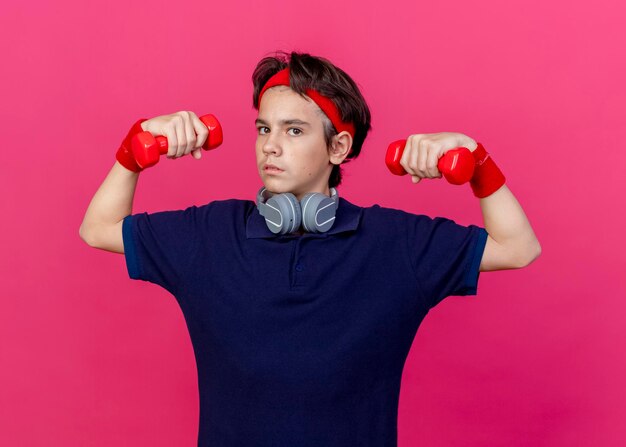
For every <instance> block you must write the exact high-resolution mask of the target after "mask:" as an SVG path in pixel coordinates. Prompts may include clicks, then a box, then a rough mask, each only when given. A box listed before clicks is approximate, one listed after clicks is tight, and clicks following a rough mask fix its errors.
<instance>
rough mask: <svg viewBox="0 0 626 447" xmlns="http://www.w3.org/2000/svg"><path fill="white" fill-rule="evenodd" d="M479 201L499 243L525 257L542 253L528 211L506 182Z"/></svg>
mask: <svg viewBox="0 0 626 447" xmlns="http://www.w3.org/2000/svg"><path fill="white" fill-rule="evenodd" d="M479 200H480V207H481V210H482V213H483V220H484V223H485V229H486V230H487V233H489V235H490V236H491V237H492V238H493V239H494V240H495V241H496V242H497V243H498V244H500V245H502V246H504V247H507V248H508V249H509V250H510V251H511V253H515V256H517V257H519V258H520V259H522V260H527V261H530V260H532V259H534V258H536V257H537V256H539V254H540V253H541V246H540V244H539V241H538V240H537V237H536V236H535V233H534V232H533V229H532V227H531V226H530V222H529V221H528V219H527V218H526V214H525V213H524V210H523V209H522V207H521V205H520V204H519V202H518V201H517V199H516V198H515V196H514V195H513V193H512V192H511V190H510V189H509V188H508V187H507V185H506V184H505V185H502V187H500V188H499V189H498V190H497V191H495V192H494V193H493V194H491V195H489V196H487V197H484V198H481V199H479Z"/></svg>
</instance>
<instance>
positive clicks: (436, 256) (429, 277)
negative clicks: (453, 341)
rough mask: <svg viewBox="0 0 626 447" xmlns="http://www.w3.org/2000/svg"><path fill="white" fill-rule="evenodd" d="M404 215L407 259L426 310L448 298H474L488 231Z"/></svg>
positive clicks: (475, 226) (448, 220)
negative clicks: (406, 231)
mask: <svg viewBox="0 0 626 447" xmlns="http://www.w3.org/2000/svg"><path fill="white" fill-rule="evenodd" d="M407 214H408V222H409V225H408V238H409V244H408V247H409V250H410V253H409V256H410V258H411V262H412V263H413V267H414V270H415V274H416V276H417V281H418V285H419V288H420V290H421V291H422V293H423V295H424V298H425V299H426V300H427V304H428V306H429V308H432V307H434V306H436V305H437V304H438V303H439V302H440V301H441V300H443V299H444V298H445V297H447V296H450V295H459V296H463V295H476V293H477V290H478V278H479V276H480V271H479V267H480V261H481V259H482V256H483V252H484V249H485V245H486V243H487V236H488V233H487V231H486V230H485V229H484V228H482V227H479V226H477V225H469V226H463V225H459V224H457V223H456V222H455V221H453V220H450V219H447V218H445V217H435V218H431V217H428V216H425V215H416V214H410V213H407Z"/></svg>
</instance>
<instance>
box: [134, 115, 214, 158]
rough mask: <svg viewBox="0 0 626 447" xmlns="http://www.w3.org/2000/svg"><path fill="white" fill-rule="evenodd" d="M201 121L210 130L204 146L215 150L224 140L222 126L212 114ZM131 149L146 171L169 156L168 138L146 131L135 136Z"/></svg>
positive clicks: (203, 117)
mask: <svg viewBox="0 0 626 447" xmlns="http://www.w3.org/2000/svg"><path fill="white" fill-rule="evenodd" d="M200 121H202V122H203V123H204V125H205V126H206V127H207V128H208V129H209V136H208V137H207V139H206V141H205V142H204V144H203V145H202V149H204V150H205V151H208V150H211V149H215V148H216V147H218V146H219V145H220V144H222V141H223V140H224V135H223V133H222V125H221V124H220V122H219V121H218V120H217V118H215V116H214V115H211V114H210V113H209V114H207V115H203V116H201V117H200ZM131 147H132V151H133V156H134V157H135V161H136V162H137V164H138V165H139V167H140V168H142V169H145V168H148V167H150V166H153V165H155V164H157V163H158V162H159V157H160V156H161V155H165V154H167V149H168V145H167V138H166V137H164V136H161V135H159V136H157V137H154V136H153V135H152V134H151V133H150V132H148V131H144V132H140V133H138V134H136V135H134V136H133V138H132V140H131Z"/></svg>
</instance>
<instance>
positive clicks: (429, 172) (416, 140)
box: [400, 132, 478, 183]
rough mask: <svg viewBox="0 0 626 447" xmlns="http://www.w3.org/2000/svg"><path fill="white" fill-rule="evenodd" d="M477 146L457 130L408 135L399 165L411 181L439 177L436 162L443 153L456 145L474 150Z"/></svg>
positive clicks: (416, 181) (415, 181) (439, 173)
mask: <svg viewBox="0 0 626 447" xmlns="http://www.w3.org/2000/svg"><path fill="white" fill-rule="evenodd" d="M477 146H478V144H477V143H476V141H474V140H473V139H472V138H470V137H468V136H467V135H464V134H462V133H457V132H439V133H422V134H414V135H409V137H408V138H407V140H406V146H405V147H404V152H403V153H402V157H401V158H400V165H401V166H402V167H403V168H404V170H405V171H406V172H407V173H409V174H410V175H411V177H412V180H413V183H419V181H420V180H421V179H423V178H441V176H442V174H441V172H440V171H439V169H437V162H438V161H439V159H440V158H441V157H442V156H443V154H445V153H446V152H448V151H449V150H450V149H455V148H457V147H466V148H468V149H469V150H470V151H472V152H474V150H476V147H477Z"/></svg>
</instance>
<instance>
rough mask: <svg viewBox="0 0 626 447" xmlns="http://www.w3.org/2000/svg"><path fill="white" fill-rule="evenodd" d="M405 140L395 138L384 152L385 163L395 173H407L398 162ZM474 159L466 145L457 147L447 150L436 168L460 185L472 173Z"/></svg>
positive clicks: (453, 182)
mask: <svg viewBox="0 0 626 447" xmlns="http://www.w3.org/2000/svg"><path fill="white" fill-rule="evenodd" d="M405 146H406V140H396V141H394V142H393V143H391V144H390V145H389V147H388V148H387V153H386V154H385V164H386V165H387V168H389V171H391V173H392V174H395V175H406V174H408V173H407V172H406V170H405V169H404V167H403V166H402V165H401V164H400V159H401V158H402V154H403V153H404V148H405ZM475 164H476V161H475V160H474V156H473V155H472V152H471V151H470V150H469V149H468V148H466V147H462V146H461V147H457V148H455V149H450V150H449V151H447V152H446V153H445V154H443V156H442V157H441V158H440V159H439V161H438V162H437V169H439V171H440V172H441V173H442V174H443V176H444V177H445V178H446V180H447V181H448V182H450V183H452V184H453V185H462V184H463V183H467V182H469V181H470V179H471V178H472V176H473V175H474V165H475Z"/></svg>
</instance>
